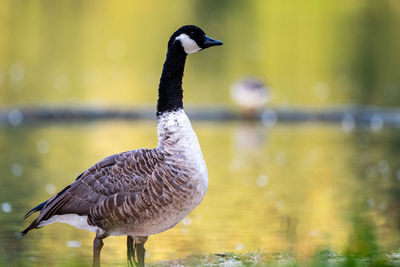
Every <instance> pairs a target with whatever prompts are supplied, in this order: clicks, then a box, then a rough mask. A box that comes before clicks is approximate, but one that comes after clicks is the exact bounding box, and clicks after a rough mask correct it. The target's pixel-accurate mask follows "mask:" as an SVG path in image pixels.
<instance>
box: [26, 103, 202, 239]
mask: <svg viewBox="0 0 400 267" xmlns="http://www.w3.org/2000/svg"><path fill="white" fill-rule="evenodd" d="M158 137H159V144H158V146H157V148H154V149H139V150H133V151H128V152H124V153H120V154H116V155H112V156H110V157H107V158H105V159H104V160H102V161H100V162H98V163H96V164H95V165H93V166H92V167H90V168H89V169H88V170H86V171H85V172H84V173H82V174H81V175H80V176H79V177H78V178H77V179H76V181H75V182H74V183H73V184H71V185H70V186H68V187H67V188H65V189H64V190H63V191H61V192H60V193H59V194H57V195H56V196H54V197H53V198H51V199H49V200H48V201H47V203H46V204H45V206H44V207H43V209H42V210H41V213H40V215H39V217H38V218H37V219H36V220H35V221H34V222H33V223H32V224H31V225H30V226H29V227H28V228H27V230H28V231H29V230H30V229H33V228H39V227H43V226H45V225H48V224H51V223H54V222H62V223H68V224H71V225H73V226H75V227H78V228H82V229H85V230H90V231H93V232H97V231H101V232H103V233H104V234H106V235H130V236H148V235H151V234H156V233H159V232H162V231H165V230H167V229H169V228H171V227H173V226H174V225H175V224H177V223H178V222H179V221H180V220H182V219H183V218H184V217H185V216H186V215H187V214H188V213H189V212H190V211H192V210H193V209H194V208H195V207H196V206H197V205H198V204H199V203H200V202H201V200H202V199H203V197H204V195H205V193H206V191H207V185H208V180H207V169H206V165H205V163H204V160H203V155H202V152H201V150H200V146H199V143H198V140H197V137H196V134H195V133H194V131H193V129H192V127H191V124H190V122H189V119H188V118H187V116H186V115H185V113H184V111H183V109H181V110H178V111H173V112H167V113H165V114H163V115H161V116H160V117H159V118H158Z"/></svg>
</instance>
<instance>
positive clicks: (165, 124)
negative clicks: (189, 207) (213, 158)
mask: <svg viewBox="0 0 400 267" xmlns="http://www.w3.org/2000/svg"><path fill="white" fill-rule="evenodd" d="M158 140H159V141H158V147H157V149H160V150H163V151H165V152H167V153H168V154H170V155H173V156H172V157H171V158H172V159H173V160H176V161H180V162H181V163H182V164H184V165H185V166H188V168H190V169H191V170H193V174H194V176H193V177H192V179H195V180H199V181H198V184H199V185H201V186H202V187H203V188H201V191H202V192H203V196H204V194H205V192H206V190H207V186H208V174H207V167H206V164H205V162H204V158H203V154H202V152H201V149H200V145H199V141H198V139H197V136H196V134H195V132H194V131H193V128H192V125H191V124H190V121H189V118H188V117H187V116H186V114H185V112H184V110H183V109H180V110H178V111H173V112H167V113H165V114H162V115H161V116H160V117H159V118H158ZM203 196H202V197H203ZM202 197H201V198H202Z"/></svg>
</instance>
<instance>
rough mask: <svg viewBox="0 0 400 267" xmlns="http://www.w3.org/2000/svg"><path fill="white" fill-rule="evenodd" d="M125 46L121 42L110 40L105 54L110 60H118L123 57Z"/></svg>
mask: <svg viewBox="0 0 400 267" xmlns="http://www.w3.org/2000/svg"><path fill="white" fill-rule="evenodd" d="M125 52H126V45H125V43H124V42H123V41H121V40H111V41H110V42H108V44H107V47H106V54H107V56H108V57H109V58H111V59H119V58H122V57H124V56H125Z"/></svg>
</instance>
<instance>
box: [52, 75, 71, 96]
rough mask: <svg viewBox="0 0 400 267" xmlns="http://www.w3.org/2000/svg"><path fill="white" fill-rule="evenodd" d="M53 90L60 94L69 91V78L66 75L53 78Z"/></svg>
mask: <svg viewBox="0 0 400 267" xmlns="http://www.w3.org/2000/svg"><path fill="white" fill-rule="evenodd" d="M54 88H55V89H56V90H57V91H60V92H66V91H68V89H69V78H68V76H67V75H66V74H59V75H57V76H56V77H55V78H54Z"/></svg>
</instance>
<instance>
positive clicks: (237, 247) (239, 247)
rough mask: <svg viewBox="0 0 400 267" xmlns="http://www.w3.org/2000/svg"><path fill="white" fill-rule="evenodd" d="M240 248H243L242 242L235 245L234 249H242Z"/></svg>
mask: <svg viewBox="0 0 400 267" xmlns="http://www.w3.org/2000/svg"><path fill="white" fill-rule="evenodd" d="M242 249H244V245H243V244H242V243H239V244H237V245H236V250H242Z"/></svg>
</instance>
